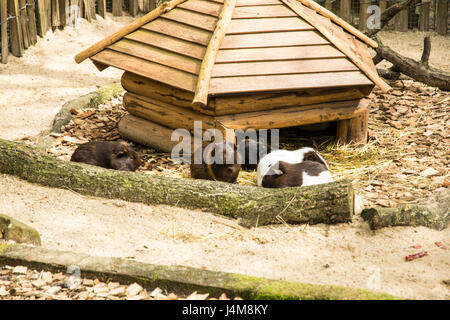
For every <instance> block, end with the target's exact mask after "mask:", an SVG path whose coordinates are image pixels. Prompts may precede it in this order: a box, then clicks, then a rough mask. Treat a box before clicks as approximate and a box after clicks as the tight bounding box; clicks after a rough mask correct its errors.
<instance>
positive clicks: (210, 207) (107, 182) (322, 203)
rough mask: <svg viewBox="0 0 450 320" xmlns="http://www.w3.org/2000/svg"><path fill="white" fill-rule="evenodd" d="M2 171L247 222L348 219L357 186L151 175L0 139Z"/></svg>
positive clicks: (88, 191)
mask: <svg viewBox="0 0 450 320" xmlns="http://www.w3.org/2000/svg"><path fill="white" fill-rule="evenodd" d="M0 173H5V174H12V175H15V176H18V177H19V178H22V179H25V180H27V181H29V182H32V183H38V184H41V185H45V186H49V187H57V188H67V189H70V190H73V191H76V192H79V193H81V194H85V195H92V196H98V197H104V198H115V199H123V200H126V201H131V202H141V203H144V204H148V205H158V204H164V205H172V206H178V207H183V208H189V209H201V210H205V211H209V212H213V213H217V214H221V215H225V216H229V217H233V218H238V219H240V224H241V225H244V226H246V227H252V226H257V225H264V224H269V223H272V222H279V221H285V222H287V223H309V224H315V223H329V224H331V223H339V222H350V221H351V219H352V214H353V189H352V186H351V184H350V182H348V181H340V182H333V183H328V184H323V185H317V186H310V187H302V188H284V189H265V188H260V187H252V186H244V185H236V184H229V183H224V182H215V181H206V180H194V179H179V178H178V179H177V178H170V177H161V176H153V175H152V176H149V175H145V174H141V173H135V172H120V171H115V170H107V169H103V168H100V167H94V166H90V165H85V164H79V163H74V162H69V161H62V160H58V159H55V158H53V157H51V156H49V155H46V154H43V153H39V152H37V151H36V149H34V148H33V147H29V146H25V145H23V144H21V143H18V142H11V141H6V140H2V139H0Z"/></svg>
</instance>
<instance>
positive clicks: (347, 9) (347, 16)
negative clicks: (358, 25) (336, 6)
mask: <svg viewBox="0 0 450 320" xmlns="http://www.w3.org/2000/svg"><path fill="white" fill-rule="evenodd" d="M351 4H352V2H351V0H341V8H340V10H339V12H340V13H339V16H340V17H341V18H342V19H344V20H345V21H347V22H351V18H352V16H351Z"/></svg>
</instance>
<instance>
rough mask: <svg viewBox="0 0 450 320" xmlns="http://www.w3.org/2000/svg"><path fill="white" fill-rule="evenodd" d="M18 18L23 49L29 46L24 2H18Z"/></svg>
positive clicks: (20, 0) (22, 0) (23, 0)
mask: <svg viewBox="0 0 450 320" xmlns="http://www.w3.org/2000/svg"><path fill="white" fill-rule="evenodd" d="M19 16H20V24H21V25H22V40H23V47H24V49H26V48H28V47H29V46H30V39H29V37H28V26H27V25H28V15H27V11H26V1H25V0H19Z"/></svg>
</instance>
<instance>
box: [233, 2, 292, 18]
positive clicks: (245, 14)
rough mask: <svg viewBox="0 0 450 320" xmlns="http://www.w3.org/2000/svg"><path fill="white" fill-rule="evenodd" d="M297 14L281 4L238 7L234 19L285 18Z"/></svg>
mask: <svg viewBox="0 0 450 320" xmlns="http://www.w3.org/2000/svg"><path fill="white" fill-rule="evenodd" d="M296 16H297V14H296V13H295V12H293V11H292V10H290V9H289V8H288V7H286V6H284V5H282V4H280V5H268V6H251V7H237V8H236V9H234V12H233V19H244V18H283V17H296Z"/></svg>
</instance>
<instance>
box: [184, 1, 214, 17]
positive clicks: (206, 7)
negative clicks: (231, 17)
mask: <svg viewBox="0 0 450 320" xmlns="http://www.w3.org/2000/svg"><path fill="white" fill-rule="evenodd" d="M178 7H179V8H183V9H186V10H191V11H194V12H199V13H203V14H206V15H209V16H213V17H218V16H219V14H220V12H221V11H222V5H221V4H219V3H215V2H211V1H204V0H196V1H186V2H184V3H182V4H180V5H179V6H178Z"/></svg>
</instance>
